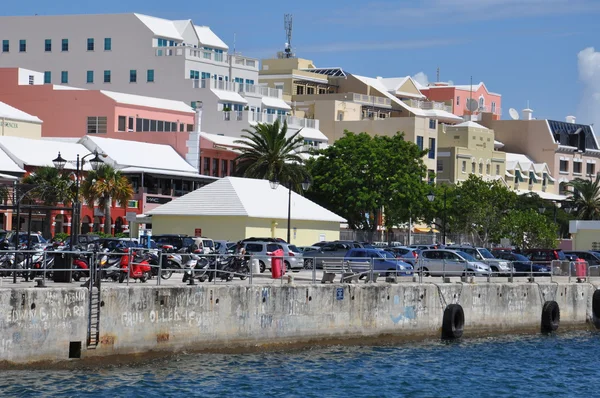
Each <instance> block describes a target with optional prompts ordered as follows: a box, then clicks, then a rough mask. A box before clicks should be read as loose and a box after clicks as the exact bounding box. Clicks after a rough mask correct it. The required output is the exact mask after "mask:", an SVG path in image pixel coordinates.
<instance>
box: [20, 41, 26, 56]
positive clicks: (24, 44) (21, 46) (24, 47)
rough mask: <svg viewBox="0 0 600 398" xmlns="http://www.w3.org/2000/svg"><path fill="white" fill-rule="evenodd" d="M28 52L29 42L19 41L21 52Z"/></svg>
mask: <svg viewBox="0 0 600 398" xmlns="http://www.w3.org/2000/svg"><path fill="white" fill-rule="evenodd" d="M26 51H27V40H19V52H20V53H24V52H26Z"/></svg>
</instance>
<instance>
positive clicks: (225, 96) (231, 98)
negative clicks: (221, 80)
mask: <svg viewBox="0 0 600 398" xmlns="http://www.w3.org/2000/svg"><path fill="white" fill-rule="evenodd" d="M210 91H212V92H213V93H214V94H215V95H216V96H217V98H219V101H225V102H235V103H238V104H247V103H248V101H246V100H245V99H244V97H242V96H241V95H239V94H238V93H236V92H233V91H225V90H215V89H212V88H211V89H210Z"/></svg>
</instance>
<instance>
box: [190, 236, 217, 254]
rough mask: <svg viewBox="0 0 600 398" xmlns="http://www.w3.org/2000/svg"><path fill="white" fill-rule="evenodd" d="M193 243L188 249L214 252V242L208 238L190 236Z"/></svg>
mask: <svg viewBox="0 0 600 398" xmlns="http://www.w3.org/2000/svg"><path fill="white" fill-rule="evenodd" d="M192 239H193V240H194V244H193V245H192V246H191V247H190V251H192V252H195V251H199V252H200V253H202V254H212V253H214V252H215V242H213V240H212V239H209V238H203V237H198V236H195V237H193V238H192Z"/></svg>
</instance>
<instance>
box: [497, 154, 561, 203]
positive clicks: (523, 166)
mask: <svg viewBox="0 0 600 398" xmlns="http://www.w3.org/2000/svg"><path fill="white" fill-rule="evenodd" d="M506 184H507V185H508V187H509V188H511V189H512V190H514V191H515V192H517V194H519V195H525V194H528V193H535V194H536V195H538V196H539V197H541V198H542V199H547V200H558V201H561V200H566V199H567V197H566V196H565V195H559V194H558V184H557V183H556V179H555V178H554V177H552V173H551V171H550V167H548V165H547V164H546V163H535V162H534V161H533V160H532V159H531V158H529V157H528V156H526V155H522V154H519V153H510V152H507V153H506Z"/></svg>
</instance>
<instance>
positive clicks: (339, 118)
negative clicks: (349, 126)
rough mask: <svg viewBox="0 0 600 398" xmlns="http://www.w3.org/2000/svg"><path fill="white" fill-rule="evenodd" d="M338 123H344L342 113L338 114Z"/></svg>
mask: <svg viewBox="0 0 600 398" xmlns="http://www.w3.org/2000/svg"><path fill="white" fill-rule="evenodd" d="M337 120H338V122H342V121H344V112H338V118H337Z"/></svg>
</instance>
